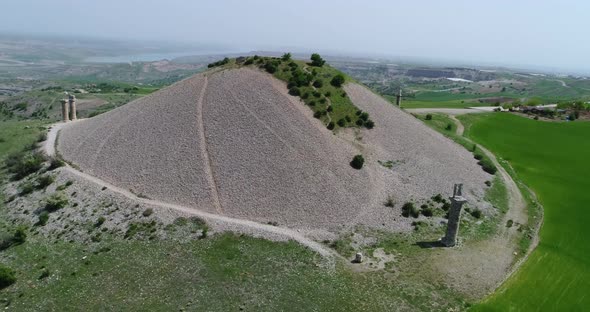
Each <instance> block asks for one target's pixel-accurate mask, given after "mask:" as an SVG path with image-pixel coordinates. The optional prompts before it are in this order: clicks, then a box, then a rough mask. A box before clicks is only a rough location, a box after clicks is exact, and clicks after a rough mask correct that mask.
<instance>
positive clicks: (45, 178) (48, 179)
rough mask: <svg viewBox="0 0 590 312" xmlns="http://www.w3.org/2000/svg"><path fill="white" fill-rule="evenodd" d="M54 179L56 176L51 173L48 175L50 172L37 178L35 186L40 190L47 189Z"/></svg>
mask: <svg viewBox="0 0 590 312" xmlns="http://www.w3.org/2000/svg"><path fill="white" fill-rule="evenodd" d="M54 181H55V178H54V177H53V176H51V175H48V174H45V175H42V176H38V177H37V180H36V184H35V187H36V188H37V189H39V190H42V189H46V188H47V187H48V186H50V185H51V183H53V182H54Z"/></svg>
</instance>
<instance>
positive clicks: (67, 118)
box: [61, 99, 70, 122]
mask: <svg viewBox="0 0 590 312" xmlns="http://www.w3.org/2000/svg"><path fill="white" fill-rule="evenodd" d="M61 116H62V119H63V121H64V122H67V121H70V113H69V110H68V100H66V99H64V100H61Z"/></svg>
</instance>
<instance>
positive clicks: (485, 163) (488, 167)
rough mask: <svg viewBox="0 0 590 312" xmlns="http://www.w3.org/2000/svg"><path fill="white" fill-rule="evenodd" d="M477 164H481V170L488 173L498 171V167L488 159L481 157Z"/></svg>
mask: <svg viewBox="0 0 590 312" xmlns="http://www.w3.org/2000/svg"><path fill="white" fill-rule="evenodd" d="M477 164H478V165H480V166H481V168H482V169H483V171H485V172H487V173H489V174H495V173H496V171H498V168H496V166H495V165H494V164H493V163H492V161H491V160H489V159H482V160H480V161H479V162H478V163H477Z"/></svg>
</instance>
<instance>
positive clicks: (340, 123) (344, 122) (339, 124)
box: [337, 118, 346, 127]
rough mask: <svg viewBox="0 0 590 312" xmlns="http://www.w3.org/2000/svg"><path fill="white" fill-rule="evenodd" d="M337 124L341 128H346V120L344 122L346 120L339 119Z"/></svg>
mask: <svg viewBox="0 0 590 312" xmlns="http://www.w3.org/2000/svg"><path fill="white" fill-rule="evenodd" d="M337 124H338V126H340V127H344V126H346V120H344V118H340V119H338V122H337Z"/></svg>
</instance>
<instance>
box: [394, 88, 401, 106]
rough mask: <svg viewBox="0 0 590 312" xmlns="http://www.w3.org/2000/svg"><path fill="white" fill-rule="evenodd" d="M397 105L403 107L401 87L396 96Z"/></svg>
mask: <svg viewBox="0 0 590 312" xmlns="http://www.w3.org/2000/svg"><path fill="white" fill-rule="evenodd" d="M395 105H397V107H400V108H401V107H402V88H399V93H398V94H397V95H396V96H395Z"/></svg>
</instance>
